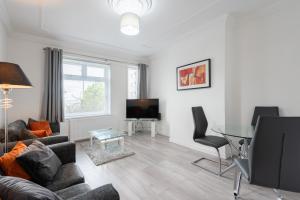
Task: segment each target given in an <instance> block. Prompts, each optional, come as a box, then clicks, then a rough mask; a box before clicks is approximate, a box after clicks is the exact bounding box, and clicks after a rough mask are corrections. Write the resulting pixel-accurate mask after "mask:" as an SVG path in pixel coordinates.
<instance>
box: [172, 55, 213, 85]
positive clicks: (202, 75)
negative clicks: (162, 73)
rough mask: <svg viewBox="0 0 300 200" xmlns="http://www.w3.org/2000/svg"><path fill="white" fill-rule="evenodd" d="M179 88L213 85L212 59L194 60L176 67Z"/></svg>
mask: <svg viewBox="0 0 300 200" xmlns="http://www.w3.org/2000/svg"><path fill="white" fill-rule="evenodd" d="M176 80H177V81H176V82H177V90H178V91H179V90H190V89H202V88H210V87H211V59H205V60H201V61H198V62H193V63H190V64H187V65H183V66H180V67H177V68H176Z"/></svg>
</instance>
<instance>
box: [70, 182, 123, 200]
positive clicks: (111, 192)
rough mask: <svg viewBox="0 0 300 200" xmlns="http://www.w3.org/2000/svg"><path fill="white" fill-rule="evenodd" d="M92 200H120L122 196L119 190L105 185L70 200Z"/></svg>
mask: <svg viewBox="0 0 300 200" xmlns="http://www.w3.org/2000/svg"><path fill="white" fill-rule="evenodd" d="M83 199H84V200H90V199H97V200H119V199H120V196H119V193H118V192H117V190H116V189H115V188H114V187H113V186H112V185H111V184H107V185H103V186H101V187H98V188H96V189H94V190H90V191H88V192H86V193H83V194H80V195H77V196H75V197H72V198H70V199H68V200H83Z"/></svg>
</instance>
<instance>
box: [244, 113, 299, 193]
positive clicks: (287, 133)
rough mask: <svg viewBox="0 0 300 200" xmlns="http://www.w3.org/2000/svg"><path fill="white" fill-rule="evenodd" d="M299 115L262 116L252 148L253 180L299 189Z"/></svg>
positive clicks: (272, 186) (251, 169)
mask: <svg viewBox="0 0 300 200" xmlns="http://www.w3.org/2000/svg"><path fill="white" fill-rule="evenodd" d="M299 141H300V117H259V120H258V123H257V126H256V129H255V136H254V138H253V140H252V143H251V145H250V149H249V172H250V183H251V184H256V185H260V186H265V187H271V188H277V189H283V190H289V191H294V192H300V180H299V177H300V145H299Z"/></svg>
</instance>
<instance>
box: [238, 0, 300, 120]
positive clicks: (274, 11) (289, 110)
mask: <svg viewBox="0 0 300 200" xmlns="http://www.w3.org/2000/svg"><path fill="white" fill-rule="evenodd" d="M299 8H300V1H298V0H290V1H279V2H278V3H276V4H274V5H273V6H271V7H269V8H268V9H267V10H264V11H261V12H260V13H257V14H255V15H253V16H252V17H249V18H247V19H244V20H243V21H241V22H240V23H239V25H238V29H237V31H238V35H239V37H237V40H236V42H237V45H238V46H237V48H238V49H237V50H236V52H239V54H237V56H236V59H237V60H236V64H237V65H238V67H239V68H240V71H241V72H240V73H241V74H240V77H241V78H240V85H241V87H240V93H241V109H240V112H241V124H247V125H248V124H250V122H251V118H252V114H253V109H254V106H256V105H261V106H279V107H280V114H281V115H283V116H300V106H299V102H300V92H299V86H300V78H299V77H300V56H299V52H300V39H299V35H300V20H299V19H300V12H299Z"/></svg>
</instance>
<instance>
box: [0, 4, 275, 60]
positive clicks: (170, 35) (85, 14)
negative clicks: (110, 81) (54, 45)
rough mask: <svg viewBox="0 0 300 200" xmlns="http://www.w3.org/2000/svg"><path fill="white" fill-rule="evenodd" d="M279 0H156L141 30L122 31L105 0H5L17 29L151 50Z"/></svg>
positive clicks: (142, 53)
mask: <svg viewBox="0 0 300 200" xmlns="http://www.w3.org/2000/svg"><path fill="white" fill-rule="evenodd" d="M275 1H276V0H153V6H152V8H151V10H150V12H149V13H148V14H146V15H144V16H143V17H142V18H141V24H140V34H139V35H138V36H126V35H123V34H121V33H120V31H119V21H120V16H118V15H117V14H116V13H114V12H113V11H112V9H111V8H110V7H109V6H108V3H107V0H5V3H6V7H7V10H8V13H9V17H10V23H11V25H12V27H13V30H15V31H17V32H22V33H28V34H33V35H38V36H46V37H50V38H51V37H52V38H71V39H73V40H78V41H85V42H89V43H94V44H97V45H98V46H103V47H104V48H105V47H109V48H118V49H122V50H125V51H128V52H129V53H132V54H135V55H138V56H148V55H151V54H153V53H155V52H156V51H157V50H159V49H160V48H162V47H164V46H166V45H169V44H171V43H172V41H174V40H175V39H176V38H178V37H180V36H182V35H184V34H185V33H187V32H191V31H192V30H193V29H195V27H199V26H201V25H202V24H204V23H207V22H208V21H210V20H213V19H215V18H217V17H218V16H221V15H224V14H227V13H237V14H245V13H249V12H252V11H253V10H256V9H258V8H260V7H264V6H267V5H268V4H270V3H273V2H275Z"/></svg>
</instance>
